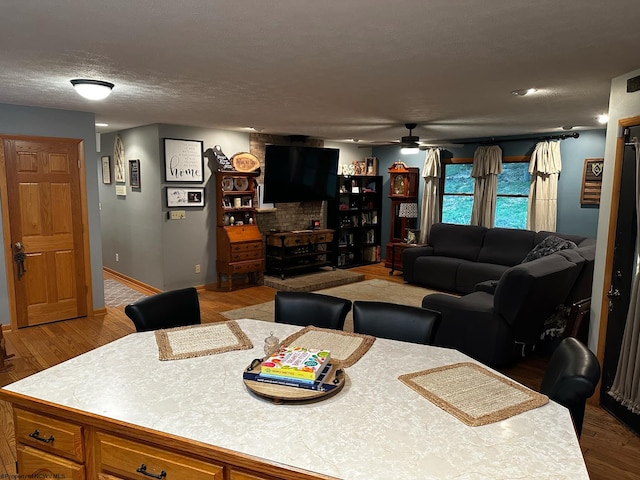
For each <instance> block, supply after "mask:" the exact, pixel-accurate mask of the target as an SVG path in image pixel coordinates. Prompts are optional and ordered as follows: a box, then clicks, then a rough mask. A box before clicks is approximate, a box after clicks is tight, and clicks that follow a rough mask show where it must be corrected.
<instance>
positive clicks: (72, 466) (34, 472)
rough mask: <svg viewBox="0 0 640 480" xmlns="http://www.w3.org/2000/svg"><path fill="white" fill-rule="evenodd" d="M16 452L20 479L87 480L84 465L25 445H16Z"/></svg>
mask: <svg viewBox="0 0 640 480" xmlns="http://www.w3.org/2000/svg"><path fill="white" fill-rule="evenodd" d="M16 451H17V454H18V469H19V470H18V471H19V472H20V477H22V478H66V479H68V480H69V479H70V480H85V478H87V477H86V476H85V471H84V465H79V464H77V463H75V462H72V461H70V460H67V459H65V458H62V457H58V456H57V455H51V454H49V453H46V452H43V451H41V450H38V449H35V448H31V447H27V446H26V445H20V444H18V446H17V447H16Z"/></svg>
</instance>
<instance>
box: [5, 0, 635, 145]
mask: <svg viewBox="0 0 640 480" xmlns="http://www.w3.org/2000/svg"><path fill="white" fill-rule="evenodd" d="M639 24H640V4H639V3H638V1H637V0H610V1H606V2H605V1H601V0H568V1H567V0H565V1H563V2H558V1H556V0H536V1H527V2H524V1H520V0H457V1H454V0H394V1H389V2H382V1H379V0H347V1H344V0H340V1H338V0H325V1H311V0H272V1H264V0H217V1H216V0H208V1H203V0H182V1H176V0H135V1H131V0H126V1H124V0H108V1H102V2H97V1H95V0H94V1H84V2H79V1H77V0H48V1H46V0H3V1H2V5H1V15H0V103H11V104H21V105H33V106H41V107H51V108H62V109H69V110H80V111H92V112H95V114H96V121H98V122H106V123H109V127H106V128H105V127H102V128H98V131H102V132H107V131H113V130H120V129H124V128H129V127H134V126H139V125H146V124H151V123H168V124H179V125H191V126H199V127H207V128H220V129H228V130H243V129H244V130H246V129H247V127H254V128H256V129H258V130H261V131H263V132H264V133H273V134H284V135H294V134H295V135H309V136H313V137H318V138H323V139H330V140H335V141H340V140H346V139H353V138H356V139H360V140H361V141H367V142H373V141H392V140H397V139H398V138H399V137H400V136H402V135H406V134H407V131H406V129H405V128H404V127H403V124H404V123H406V122H416V123H417V124H418V128H417V129H416V130H415V131H414V134H417V135H419V136H420V138H421V140H422V141H426V142H429V141H434V142H435V141H441V140H454V139H461V138H478V137H498V136H503V135H518V134H526V133H540V132H554V131H555V132H557V131H559V127H561V126H563V125H571V126H575V127H576V128H578V129H580V128H601V126H600V125H599V124H598V123H597V122H596V116H597V115H598V114H600V113H602V112H606V110H607V104H608V100H609V88H610V81H611V79H612V78H613V77H616V76H619V75H622V74H624V73H627V72H630V71H632V70H635V69H637V68H640V57H639V56H638V55H637V52H636V53H635V54H634V52H633V50H632V48H633V47H637V45H640V28H639ZM72 78H95V79H101V80H107V81H110V82H112V83H115V85H116V87H115V88H114V90H113V93H112V94H111V96H110V97H108V98H107V99H106V100H103V101H100V102H90V101H88V100H84V99H83V98H81V97H80V96H78V95H77V94H76V93H75V92H74V91H73V89H72V87H71V84H70V83H69V80H70V79H72ZM530 86H531V87H536V88H538V89H540V91H539V93H538V94H536V95H532V96H526V97H516V96H514V95H512V94H511V93H510V92H511V91H512V90H515V89H522V88H527V87H530Z"/></svg>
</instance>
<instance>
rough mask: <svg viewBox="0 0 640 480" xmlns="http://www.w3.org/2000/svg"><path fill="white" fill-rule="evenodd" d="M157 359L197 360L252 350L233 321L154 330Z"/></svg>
mask: <svg viewBox="0 0 640 480" xmlns="http://www.w3.org/2000/svg"><path fill="white" fill-rule="evenodd" d="M155 336H156V343H157V344H158V350H159V358H160V360H179V359H182V358H193V357H201V356H203V355H214V354H216V353H223V352H230V351H232V350H248V349H250V348H253V344H252V343H251V340H249V337H247V335H246V334H245V333H244V332H243V331H242V329H241V328H240V326H239V325H238V324H237V323H236V322H235V321H233V320H229V321H228V322H217V323H208V324H204V325H190V326H186V327H176V328H168V329H166V330H156V331H155Z"/></svg>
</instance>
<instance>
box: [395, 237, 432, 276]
mask: <svg viewBox="0 0 640 480" xmlns="http://www.w3.org/2000/svg"><path fill="white" fill-rule="evenodd" d="M431 255H433V247H429V246H425V247H410V248H404V249H403V250H402V278H404V280H405V282H409V283H413V282H414V281H415V278H416V276H415V271H416V267H415V264H416V260H417V259H418V258H419V257H425V256H431Z"/></svg>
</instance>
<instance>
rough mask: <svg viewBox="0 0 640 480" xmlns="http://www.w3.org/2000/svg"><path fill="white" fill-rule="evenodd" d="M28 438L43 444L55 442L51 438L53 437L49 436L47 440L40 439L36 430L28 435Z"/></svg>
mask: <svg viewBox="0 0 640 480" xmlns="http://www.w3.org/2000/svg"><path fill="white" fill-rule="evenodd" d="M29 436H30V437H31V438H33V439H35V440H38V441H40V442H44V443H51V442H53V441H54V440H55V438H53V435H49V438H44V437H41V436H40V432H39V431H38V429H36V430H34V431H33V433H30V434H29Z"/></svg>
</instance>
